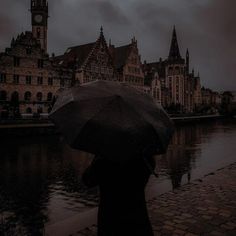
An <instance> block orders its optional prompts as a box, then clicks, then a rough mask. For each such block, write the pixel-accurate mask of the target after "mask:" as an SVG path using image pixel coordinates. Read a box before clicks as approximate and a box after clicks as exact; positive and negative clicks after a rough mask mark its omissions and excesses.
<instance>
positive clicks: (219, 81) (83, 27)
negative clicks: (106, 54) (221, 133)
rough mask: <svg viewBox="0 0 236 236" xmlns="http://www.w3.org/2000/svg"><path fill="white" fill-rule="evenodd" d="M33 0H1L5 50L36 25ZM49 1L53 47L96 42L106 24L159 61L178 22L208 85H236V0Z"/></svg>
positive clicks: (116, 38)
mask: <svg viewBox="0 0 236 236" xmlns="http://www.w3.org/2000/svg"><path fill="white" fill-rule="evenodd" d="M29 3H30V1H29V0H21V1H19V0H11V1H9V0H1V8H0V32H1V34H0V35H1V37H0V48H1V50H3V49H4V48H5V47H6V46H8V45H9V43H10V39H11V37H12V36H14V35H16V34H18V33H20V32H21V31H22V30H27V29H28V30H29V29H30V13H29V12H28V8H29ZM49 5H50V18H49V51H50V52H56V54H59V53H63V52H64V51H65V49H66V48H67V47H69V46H72V45H77V44H82V43H87V42H92V41H95V40H96V38H97V37H98V34H99V29H100V26H101V25H103V27H104V33H105V36H106V38H107V39H109V38H112V41H113V43H114V44H116V45H122V44H126V43H129V42H130V39H131V38H132V37H133V36H136V38H137V39H138V42H139V48H140V52H141V54H142V59H143V60H144V59H146V60H147V61H154V60H158V59H159V57H163V58H166V57H167V55H168V51H169V44H170V40H171V32H172V28H173V25H176V28H177V33H178V39H179V44H180V48H181V52H182V56H184V54H185V51H186V48H187V47H188V48H189V50H190V53H191V65H192V67H195V70H196V71H200V74H201V77H202V84H203V85H204V86H208V87H211V88H213V89H216V90H223V89H235V90H236V83H235V75H234V74H235V72H234V71H235V68H236V60H235V54H236V43H235V42H236V27H235V24H236V15H235V14H234V11H235V9H236V1H235V0H227V1H223V0H191V1H189V0H158V1H156V0H145V1H144V0H126V1H119V0H49ZM6 25H9V27H6Z"/></svg>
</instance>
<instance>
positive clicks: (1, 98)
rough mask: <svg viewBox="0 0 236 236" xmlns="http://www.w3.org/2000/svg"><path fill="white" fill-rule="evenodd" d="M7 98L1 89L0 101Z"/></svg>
mask: <svg viewBox="0 0 236 236" xmlns="http://www.w3.org/2000/svg"><path fill="white" fill-rule="evenodd" d="M6 100H7V92H6V91H4V90H2V91H0V101H6Z"/></svg>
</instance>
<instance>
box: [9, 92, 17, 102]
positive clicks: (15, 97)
mask: <svg viewBox="0 0 236 236" xmlns="http://www.w3.org/2000/svg"><path fill="white" fill-rule="evenodd" d="M11 101H12V102H18V101H19V93H18V92H16V91H15V92H14V93H13V94H12V95H11Z"/></svg>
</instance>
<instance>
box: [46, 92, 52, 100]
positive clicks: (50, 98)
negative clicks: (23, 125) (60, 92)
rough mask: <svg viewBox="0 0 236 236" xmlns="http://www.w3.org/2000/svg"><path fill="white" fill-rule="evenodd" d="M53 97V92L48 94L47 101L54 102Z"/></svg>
mask: <svg viewBox="0 0 236 236" xmlns="http://www.w3.org/2000/svg"><path fill="white" fill-rule="evenodd" d="M52 97H53V96H52V93H51V92H50V93H48V96H47V100H48V101H52Z"/></svg>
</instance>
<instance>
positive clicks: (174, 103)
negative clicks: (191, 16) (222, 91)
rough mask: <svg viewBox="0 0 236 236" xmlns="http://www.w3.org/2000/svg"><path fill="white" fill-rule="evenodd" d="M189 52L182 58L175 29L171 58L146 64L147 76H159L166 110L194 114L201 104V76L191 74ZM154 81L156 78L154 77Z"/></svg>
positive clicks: (145, 72)
mask: <svg viewBox="0 0 236 236" xmlns="http://www.w3.org/2000/svg"><path fill="white" fill-rule="evenodd" d="M189 62H190V57H189V51H188V50H187V52H186V58H185V59H184V58H182V56H181V54H180V50H179V45H178V40H177V34H176V29H175V28H174V29H173V33H172V40H171V45H170V51H169V56H168V58H167V59H166V60H164V61H163V60H162V59H161V58H160V60H159V61H158V62H152V63H147V62H144V65H143V70H144V74H145V76H148V75H150V73H151V72H152V71H156V72H158V74H159V81H160V86H161V104H162V105H163V107H164V108H166V109H169V110H175V111H177V110H178V111H179V112H187V113H188V112H193V111H194V110H195V109H196V106H198V105H199V104H200V103H201V101H200V100H201V85H200V78H199V76H195V75H194V71H192V73H190V72H189V64H190V63H189ZM153 79H154V77H153Z"/></svg>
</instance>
